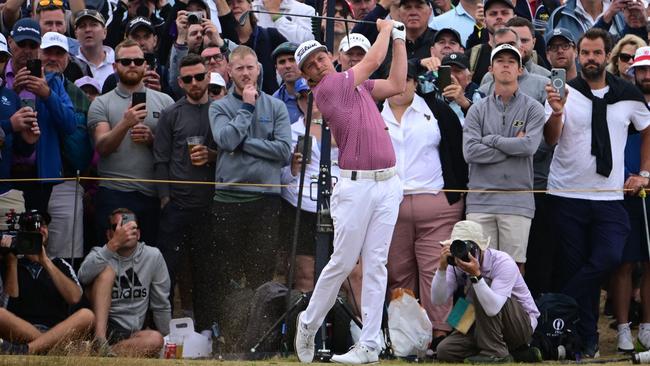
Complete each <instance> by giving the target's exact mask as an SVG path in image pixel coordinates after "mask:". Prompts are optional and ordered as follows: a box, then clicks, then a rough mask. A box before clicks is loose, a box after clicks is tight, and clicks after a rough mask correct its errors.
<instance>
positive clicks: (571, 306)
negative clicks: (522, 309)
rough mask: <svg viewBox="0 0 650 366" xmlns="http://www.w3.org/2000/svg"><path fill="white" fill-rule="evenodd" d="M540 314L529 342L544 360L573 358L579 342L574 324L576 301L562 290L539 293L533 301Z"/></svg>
mask: <svg viewBox="0 0 650 366" xmlns="http://www.w3.org/2000/svg"><path fill="white" fill-rule="evenodd" d="M536 304H537V308H538V309H539V312H540V315H539V318H537V321H538V323H537V328H535V332H534V333H533V340H532V342H531V346H535V347H537V348H539V350H540V351H541V352H542V357H543V358H544V359H545V360H563V359H575V356H576V353H577V352H580V350H581V348H582V342H581V340H580V336H579V335H578V331H577V326H578V321H579V320H580V317H579V315H578V310H579V308H578V303H576V301H575V299H573V298H572V297H570V296H567V295H564V294H557V293H547V294H542V295H541V296H540V297H539V298H538V299H537V301H536Z"/></svg>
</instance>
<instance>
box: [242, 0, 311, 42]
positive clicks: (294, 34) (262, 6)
mask: <svg viewBox="0 0 650 366" xmlns="http://www.w3.org/2000/svg"><path fill="white" fill-rule="evenodd" d="M253 10H263V11H271V12H277V13H289V14H300V15H304V17H298V16H285V15H281V14H262V13H258V14H256V15H255V16H256V17H257V25H258V26H260V27H264V28H276V29H277V30H278V31H279V32H280V34H282V35H283V36H284V38H286V39H287V40H288V41H289V42H292V43H296V44H300V43H302V42H305V41H309V40H311V39H314V35H313V34H311V19H310V18H308V17H310V16H312V15H316V11H315V10H314V8H312V7H311V6H309V5H307V4H304V3H302V2H300V1H297V0H254V1H253Z"/></svg>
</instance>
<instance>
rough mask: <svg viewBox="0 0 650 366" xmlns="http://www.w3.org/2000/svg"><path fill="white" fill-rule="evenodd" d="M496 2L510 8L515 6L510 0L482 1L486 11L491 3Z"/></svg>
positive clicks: (513, 8)
mask: <svg viewBox="0 0 650 366" xmlns="http://www.w3.org/2000/svg"><path fill="white" fill-rule="evenodd" d="M496 3H501V4H504V5H505V6H507V7H509V8H510V9H512V10H515V6H514V5H513V4H512V1H510V0H485V2H484V3H483V9H485V11H487V10H488V9H489V8H490V7H491V6H492V5H494V4H496Z"/></svg>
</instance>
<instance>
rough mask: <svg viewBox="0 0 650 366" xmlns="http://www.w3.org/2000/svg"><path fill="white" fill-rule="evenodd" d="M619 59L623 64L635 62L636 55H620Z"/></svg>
mask: <svg viewBox="0 0 650 366" xmlns="http://www.w3.org/2000/svg"><path fill="white" fill-rule="evenodd" d="M618 59H619V60H621V61H623V62H630V61H632V60H634V55H630V54H629V53H623V52H621V53H619V54H618Z"/></svg>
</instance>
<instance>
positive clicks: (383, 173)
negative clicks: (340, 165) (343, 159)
mask: <svg viewBox="0 0 650 366" xmlns="http://www.w3.org/2000/svg"><path fill="white" fill-rule="evenodd" d="M395 174H397V169H396V168H395V167H390V168H386V169H379V170H345V169H341V170H340V175H341V177H343V178H350V179H352V180H359V179H370V180H374V181H377V182H379V181H382V180H388V179H390V178H392V177H393V176H394V175H395Z"/></svg>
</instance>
